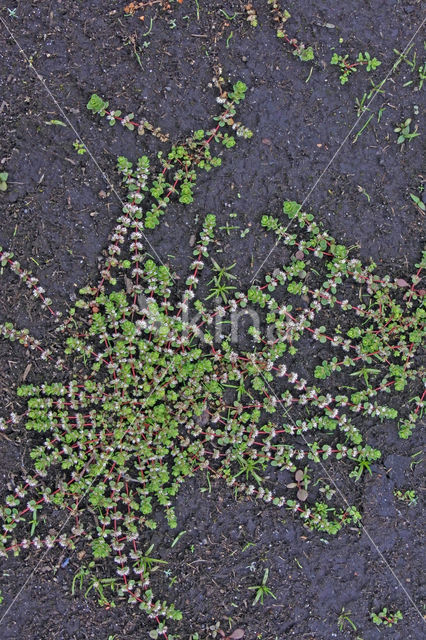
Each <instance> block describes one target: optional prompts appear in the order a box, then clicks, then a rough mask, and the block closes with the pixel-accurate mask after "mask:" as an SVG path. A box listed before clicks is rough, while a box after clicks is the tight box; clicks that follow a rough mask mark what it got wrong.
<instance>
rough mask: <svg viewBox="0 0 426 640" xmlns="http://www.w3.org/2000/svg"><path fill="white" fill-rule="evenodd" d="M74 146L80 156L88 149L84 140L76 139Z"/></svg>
mask: <svg viewBox="0 0 426 640" xmlns="http://www.w3.org/2000/svg"><path fill="white" fill-rule="evenodd" d="M72 146H73V147H74V149H75V150H76V151H77V153H78V155H79V156H82V155H83V154H85V153H86V151H87V149H86V146H85V144H84V143H83V142H80V141H79V140H76V141H75V142H73V143H72Z"/></svg>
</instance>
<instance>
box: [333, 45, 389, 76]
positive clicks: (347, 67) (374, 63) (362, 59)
mask: <svg viewBox="0 0 426 640" xmlns="http://www.w3.org/2000/svg"><path fill="white" fill-rule="evenodd" d="M330 64H333V65H336V66H338V67H339V70H340V84H346V83H347V81H348V80H349V78H350V76H351V75H352V74H353V73H355V72H356V71H357V69H358V67H360V66H363V67H365V69H366V71H368V72H370V71H374V70H375V69H377V67H378V66H380V65H381V64H382V63H381V62H380V61H379V60H378V59H377V58H372V57H371V56H370V54H369V53H368V51H366V52H365V53H359V54H358V56H357V58H356V61H355V62H349V54H345V55H341V54H338V53H333V55H332V57H331V60H330Z"/></svg>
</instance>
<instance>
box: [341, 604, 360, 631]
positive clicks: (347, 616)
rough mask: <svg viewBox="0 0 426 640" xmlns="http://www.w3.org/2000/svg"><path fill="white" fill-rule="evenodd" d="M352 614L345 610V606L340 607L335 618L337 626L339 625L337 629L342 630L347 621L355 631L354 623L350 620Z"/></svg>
mask: <svg viewBox="0 0 426 640" xmlns="http://www.w3.org/2000/svg"><path fill="white" fill-rule="evenodd" d="M351 615H352V612H351V611H346V610H345V607H342V610H341V612H340V614H339V617H338V618H337V626H338V627H339V631H343V629H344V628H345V626H346V623H348V624H349V625H350V626H351V627H352V629H353V630H354V631H356V624H355V623H354V622H353V621H352V620H351V618H350V616H351Z"/></svg>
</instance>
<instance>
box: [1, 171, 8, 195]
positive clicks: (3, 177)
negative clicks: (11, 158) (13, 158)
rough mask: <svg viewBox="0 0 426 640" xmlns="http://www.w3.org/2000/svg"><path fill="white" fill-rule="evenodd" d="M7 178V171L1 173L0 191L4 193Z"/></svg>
mask: <svg viewBox="0 0 426 640" xmlns="http://www.w3.org/2000/svg"><path fill="white" fill-rule="evenodd" d="M8 177H9V174H8V173H7V171H2V172H1V173H0V191H6V190H7V179H8Z"/></svg>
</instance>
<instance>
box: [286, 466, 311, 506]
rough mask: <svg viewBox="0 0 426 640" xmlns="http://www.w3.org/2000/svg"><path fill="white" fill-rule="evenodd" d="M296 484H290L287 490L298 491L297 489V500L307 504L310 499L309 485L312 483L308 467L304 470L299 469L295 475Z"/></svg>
mask: <svg viewBox="0 0 426 640" xmlns="http://www.w3.org/2000/svg"><path fill="white" fill-rule="evenodd" d="M294 479H295V482H290V483H289V484H288V485H286V486H287V489H296V487H297V499H298V500H300V502H305V500H306V499H307V497H308V485H309V483H310V478H309V475H308V467H305V468H304V469H303V470H302V469H298V470H297V471H296V473H295V474H294Z"/></svg>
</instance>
